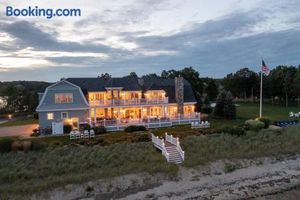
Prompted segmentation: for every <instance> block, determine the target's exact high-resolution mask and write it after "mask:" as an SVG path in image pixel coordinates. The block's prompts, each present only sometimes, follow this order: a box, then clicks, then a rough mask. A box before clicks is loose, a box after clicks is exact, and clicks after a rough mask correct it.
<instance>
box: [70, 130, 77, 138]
mask: <svg viewBox="0 0 300 200" xmlns="http://www.w3.org/2000/svg"><path fill="white" fill-rule="evenodd" d="M74 139H76V135H75V132H74V131H71V132H70V140H74Z"/></svg>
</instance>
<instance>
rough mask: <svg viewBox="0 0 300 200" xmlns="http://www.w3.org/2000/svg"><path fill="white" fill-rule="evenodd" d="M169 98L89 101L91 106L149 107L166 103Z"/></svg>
mask: <svg viewBox="0 0 300 200" xmlns="http://www.w3.org/2000/svg"><path fill="white" fill-rule="evenodd" d="M168 102H169V98H168V97H165V98H157V99H146V98H140V99H139V98H134V99H110V100H108V99H104V100H94V101H90V102H89V103H90V105H91V106H122V105H151V104H164V103H168Z"/></svg>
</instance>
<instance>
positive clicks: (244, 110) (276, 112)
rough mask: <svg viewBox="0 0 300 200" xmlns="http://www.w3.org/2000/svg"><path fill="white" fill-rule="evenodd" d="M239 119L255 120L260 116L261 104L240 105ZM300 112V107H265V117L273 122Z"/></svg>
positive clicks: (266, 105) (238, 109) (238, 108)
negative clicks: (290, 113) (291, 113)
mask: <svg viewBox="0 0 300 200" xmlns="http://www.w3.org/2000/svg"><path fill="white" fill-rule="evenodd" d="M237 111H238V118H240V119H244V120H247V119H250V118H252V119H255V118H256V117H258V116H259V104H240V106H239V107H237ZM291 111H293V112H297V111H300V108H299V107H288V108H286V107H283V106H276V105H275V106H272V105H269V104H265V105H263V117H268V118H270V119H271V120H273V121H274V120H284V119H288V118H289V112H291Z"/></svg>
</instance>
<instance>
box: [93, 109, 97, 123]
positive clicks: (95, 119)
mask: <svg viewBox="0 0 300 200" xmlns="http://www.w3.org/2000/svg"><path fill="white" fill-rule="evenodd" d="M96 110H97V109H96V108H94V123H95V124H96V123H97V113H96Z"/></svg>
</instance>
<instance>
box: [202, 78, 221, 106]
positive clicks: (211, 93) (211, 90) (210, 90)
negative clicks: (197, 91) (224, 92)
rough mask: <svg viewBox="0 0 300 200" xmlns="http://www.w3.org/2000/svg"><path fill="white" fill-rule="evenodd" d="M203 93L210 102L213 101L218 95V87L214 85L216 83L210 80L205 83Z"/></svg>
mask: <svg viewBox="0 0 300 200" xmlns="http://www.w3.org/2000/svg"><path fill="white" fill-rule="evenodd" d="M205 92H206V94H207V97H208V99H209V100H210V101H212V100H215V99H216V98H217V95H218V86H217V84H216V81H215V80H214V79H210V80H209V81H208V82H207V86H206V88H205Z"/></svg>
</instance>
